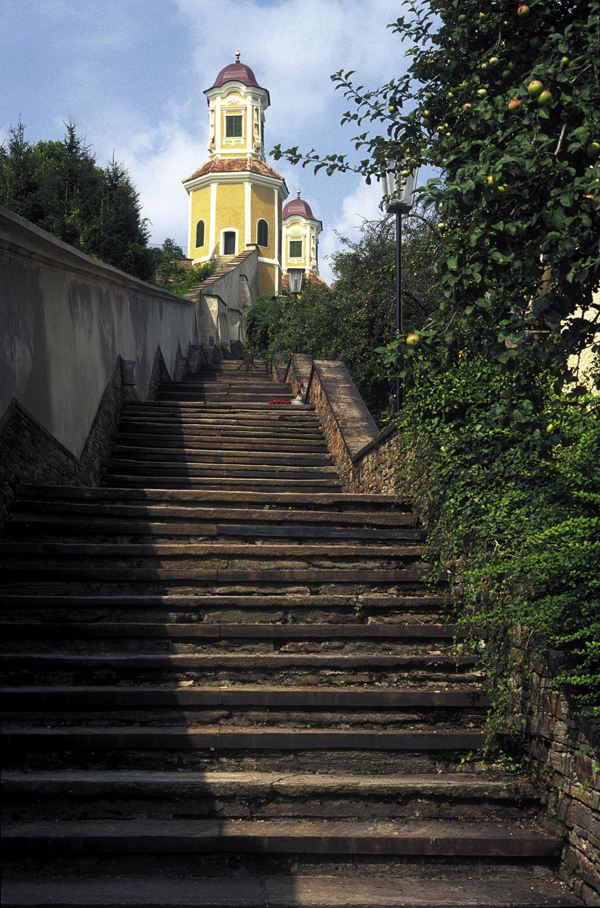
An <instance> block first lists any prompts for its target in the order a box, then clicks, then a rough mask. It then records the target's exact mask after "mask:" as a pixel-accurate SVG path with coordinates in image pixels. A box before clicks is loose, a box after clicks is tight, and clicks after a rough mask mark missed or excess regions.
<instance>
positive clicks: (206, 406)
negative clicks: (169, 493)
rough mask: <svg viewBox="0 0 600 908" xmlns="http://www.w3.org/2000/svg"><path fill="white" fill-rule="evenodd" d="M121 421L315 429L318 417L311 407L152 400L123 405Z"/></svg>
mask: <svg viewBox="0 0 600 908" xmlns="http://www.w3.org/2000/svg"><path fill="white" fill-rule="evenodd" d="M122 414H123V419H140V418H141V417H149V418H152V417H158V418H162V416H163V415H164V416H165V418H166V417H168V416H178V417H181V418H188V419H193V418H196V417H198V418H199V419H201V420H207V421H211V420H212V421H214V422H234V423H240V424H241V423H244V422H247V423H264V424H265V425H278V424H281V425H306V426H307V427H314V426H319V425H320V421H319V417H318V414H317V412H316V410H315V408H314V407H313V406H310V405H306V406H302V407H299V406H297V405H295V404H277V405H270V404H268V403H257V402H253V401H247V402H246V403H244V404H241V405H239V406H238V405H237V404H235V403H229V402H227V403H226V402H220V403H217V402H211V401H185V400H182V401H179V400H174V401H173V400H153V401H148V402H146V403H142V402H135V403H134V402H131V403H125V404H123V408H122Z"/></svg>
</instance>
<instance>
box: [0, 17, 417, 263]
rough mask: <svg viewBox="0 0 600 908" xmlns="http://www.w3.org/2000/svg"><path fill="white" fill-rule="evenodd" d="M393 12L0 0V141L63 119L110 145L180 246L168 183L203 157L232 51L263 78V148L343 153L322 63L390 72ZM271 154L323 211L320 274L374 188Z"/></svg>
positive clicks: (180, 213) (55, 129) (180, 208)
mask: <svg viewBox="0 0 600 908" xmlns="http://www.w3.org/2000/svg"><path fill="white" fill-rule="evenodd" d="M402 10H403V3H402V0H400V2H399V0H360V2H355V0H220V2H219V3H215V2H208V0H2V4H1V9H0V61H1V62H0V77H1V78H0V141H6V139H7V137H8V129H9V127H10V126H11V125H13V126H14V125H16V124H17V123H18V121H19V118H20V119H21V121H22V122H23V123H24V124H25V127H26V132H25V136H26V138H27V139H28V141H29V142H31V143H35V142H37V141H38V140H40V139H62V137H63V135H64V125H63V124H64V122H65V121H66V120H68V119H69V117H72V118H73V120H74V121H75V123H76V125H77V131H78V133H79V135H81V136H84V137H85V139H86V142H87V144H88V145H90V146H91V149H92V151H93V152H94V154H95V155H96V158H97V161H98V163H99V164H100V165H102V166H104V165H105V164H106V163H108V161H109V160H110V159H111V157H112V154H113V150H114V153H115V157H116V158H117V160H118V161H120V162H122V163H123V164H124V165H125V166H126V168H127V169H128V171H129V173H130V176H131V178H132V180H133V182H134V184H135V186H136V188H137V190H138V192H139V194H140V199H141V201H142V203H143V214H144V216H145V217H147V218H148V219H149V220H150V222H151V231H152V242H155V243H162V241H163V240H164V239H165V237H167V236H169V237H171V238H172V239H174V240H175V241H176V242H178V243H179V244H180V245H181V246H183V248H184V249H185V248H186V246H187V230H188V225H187V215H188V207H187V204H188V203H187V194H186V192H185V189H184V188H183V186H182V185H181V181H182V180H183V179H184V178H185V177H187V176H189V175H190V174H191V173H193V171H194V170H195V169H196V168H197V167H199V166H200V164H202V163H203V162H204V161H205V160H206V158H207V151H206V144H207V139H208V116H207V111H208V108H207V105H206V98H205V95H204V94H203V92H204V89H206V88H208V87H209V86H210V85H211V84H212V83H213V81H214V79H215V77H216V75H217V73H218V72H219V71H220V70H221V69H222V68H223V67H224V66H226V65H227V64H228V63H232V62H234V60H235V52H236V51H237V50H239V51H240V52H241V60H242V62H244V63H247V64H248V66H250V67H251V68H252V69H253V70H254V73H255V75H256V77H257V80H258V82H259V83H260V84H261V85H262V86H264V87H265V88H267V89H269V92H270V96H271V107H270V108H269V110H268V111H267V122H266V133H265V134H266V143H267V148H268V149H269V150H270V149H271V148H272V147H273V146H274V145H275V144H277V143H281V144H282V146H283V147H284V148H287V147H290V146H295V145H298V146H299V147H300V148H303V149H306V150H309V149H311V148H313V147H315V148H317V149H318V150H319V151H322V152H323V153H324V154H327V153H331V152H336V153H344V152H348V151H350V149H351V143H350V140H351V138H352V137H353V135H354V132H353V131H352V129H351V128H349V127H341V126H340V119H341V115H342V113H343V112H344V111H345V110H346V109H347V103H346V101H345V100H344V98H343V96H342V95H341V94H340V92H336V91H335V90H334V87H333V83H332V82H331V80H330V75H331V74H332V73H334V72H337V71H338V70H340V69H344V70H349V69H353V70H356V73H357V75H356V78H357V79H358V80H359V84H363V85H366V86H368V87H373V88H374V87H376V86H378V85H380V84H383V83H385V82H387V81H388V80H389V79H391V78H392V77H394V76H396V75H398V74H399V73H401V72H402V71H403V69H404V67H405V60H404V53H403V47H402V43H401V41H400V39H399V37H398V36H396V35H394V34H393V33H392V31H391V29H388V28H386V26H387V25H388V23H390V22H393V21H395V20H396V19H397V18H398V17H399V16H400V15H401V14H402ZM271 163H272V164H273V166H274V167H275V169H276V170H277V171H278V172H279V173H280V174H281V175H282V176H283V177H284V178H285V180H286V183H287V186H288V189H289V191H290V197H294V196H295V194H296V190H298V189H300V190H301V192H302V197H303V198H304V199H306V201H308V202H309V203H310V205H311V207H312V209H313V211H314V213H315V216H316V217H318V218H319V219H320V220H322V221H323V227H324V232H323V234H322V236H321V244H320V253H321V274H322V276H323V277H324V278H325V279H326V280H327V279H328V278H329V277H330V274H331V272H330V266H329V265H328V263H327V260H326V256H327V255H328V254H331V252H333V251H334V250H335V249H336V248H338V245H339V243H338V240H337V238H336V233H335V231H338V232H340V233H341V234H342V235H346V236H356V230H357V228H358V226H359V225H360V223H361V221H362V218H373V217H376V216H377V214H378V202H379V198H380V190H379V189H378V187H376V186H375V187H367V186H366V184H365V183H364V180H362V178H361V177H360V176H358V175H352V174H346V175H337V176H334V177H327V176H325V175H324V174H321V173H319V174H318V175H316V176H315V175H314V174H313V173H312V171H310V170H309V169H308V168H307V169H302V168H301V167H292V166H291V165H289V164H287V163H286V162H283V161H279V162H273V161H271Z"/></svg>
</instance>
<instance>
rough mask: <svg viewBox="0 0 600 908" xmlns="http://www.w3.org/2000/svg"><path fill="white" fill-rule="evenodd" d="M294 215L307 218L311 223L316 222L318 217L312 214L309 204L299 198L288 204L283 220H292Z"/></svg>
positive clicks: (284, 210)
mask: <svg viewBox="0 0 600 908" xmlns="http://www.w3.org/2000/svg"><path fill="white" fill-rule="evenodd" d="M293 214H295V215H297V216H299V217H301V218H306V219H307V220H309V221H316V220H317V219H316V217H315V216H314V214H313V213H312V210H311V207H310V205H309V204H308V202H305V201H304V199H301V198H300V196H298V198H297V199H292V201H291V202H288V203H287V205H286V206H285V208H284V209H283V214H282V218H283V219H284V220H285V218H290V217H291V216H292V215H293Z"/></svg>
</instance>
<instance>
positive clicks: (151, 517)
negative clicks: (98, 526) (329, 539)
mask: <svg viewBox="0 0 600 908" xmlns="http://www.w3.org/2000/svg"><path fill="white" fill-rule="evenodd" d="M107 517H108V518H111V519H113V520H116V519H119V520H121V521H122V522H123V523H124V522H125V521H126V520H136V521H138V522H140V521H141V520H144V521H146V522H148V523H150V522H155V523H160V524H162V525H165V526H166V525H169V524H173V525H177V523H178V522H180V521H181V522H183V521H186V523H185V525H190V526H191V525H196V526H198V525H200V524H207V525H215V526H225V525H226V524H225V521H227V522H228V523H227V525H232V524H233V525H240V524H242V522H244V523H246V522H251V524H252V525H254V526H256V525H257V524H259V523H260V524H261V525H265V524H267V525H269V524H272V525H277V526H278V527H280V526H281V525H291V524H293V525H296V526H304V525H306V524H309V525H310V527H311V528H312V529H313V530H314V531H316V530H317V529H321V528H323V529H324V531H329V530H331V531H332V532H337V531H339V530H341V529H343V528H356V529H357V530H358V531H359V532H361V531H363V530H365V531H370V530H374V529H386V530H387V529H388V528H389V529H390V530H392V531H395V530H396V529H399V528H401V529H402V530H404V529H405V528H408V527H414V526H415V522H416V521H415V517H414V516H413V515H412V514H410V513H407V512H404V511H401V510H400V509H398V510H390V511H388V512H381V511H380V512H375V513H370V512H368V511H314V510H310V511H300V510H298V509H297V508H292V506H290V507H289V508H287V509H286V508H282V507H277V506H272V505H266V506H265V507H263V508H262V509H256V508H246V509H244V508H241V507H238V508H225V507H221V508H215V507H210V506H209V505H202V504H200V503H199V504H198V505H194V506H193V507H190V506H188V505H186V504H185V503H183V504H181V505H178V504H168V503H161V502H157V503H155V504H136V503H133V502H132V503H129V504H128V503H122V504H121V503H119V502H117V501H106V502H104V501H86V500H84V501H77V500H74V501H60V500H45V499H41V500H38V501H36V500H32V499H28V500H19V501H18V502H16V504H15V507H14V508H13V509H12V511H11V515H10V517H9V519H8V521H7V524H6V527H7V530H10V529H11V528H12V527H14V526H15V525H17V524H20V523H24V522H27V521H34V520H37V521H40V522H41V521H44V520H57V519H60V520H67V519H69V518H71V519H73V520H75V519H84V520H85V522H86V525H87V524H88V523H90V522H92V521H95V520H102V519H103V518H107ZM413 532H418V533H419V534H420V535H421V536H423V535H424V534H423V531H422V530H416V531H415V530H413Z"/></svg>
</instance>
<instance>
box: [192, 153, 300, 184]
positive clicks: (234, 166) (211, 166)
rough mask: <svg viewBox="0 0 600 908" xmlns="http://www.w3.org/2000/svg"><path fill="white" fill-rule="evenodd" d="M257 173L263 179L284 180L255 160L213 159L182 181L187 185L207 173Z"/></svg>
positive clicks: (263, 163)
mask: <svg viewBox="0 0 600 908" xmlns="http://www.w3.org/2000/svg"><path fill="white" fill-rule="evenodd" d="M244 172H245V173H258V174H261V175H262V176H263V177H272V178H274V179H276V180H281V181H282V183H285V180H284V179H283V177H282V176H280V175H279V174H278V173H276V171H274V170H273V168H272V167H269V165H268V164H267V163H265V161H259V160H256V159H255V158H250V159H248V158H215V159H214V160H213V161H207V162H206V164H203V165H202V167H199V168H198V170H196V171H195V172H194V173H193V174H192V175H191V176H190V177H186V179H185V180H183V182H184V183H189V181H190V180H197V179H198V177H203V176H206V174H207V173H244Z"/></svg>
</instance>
